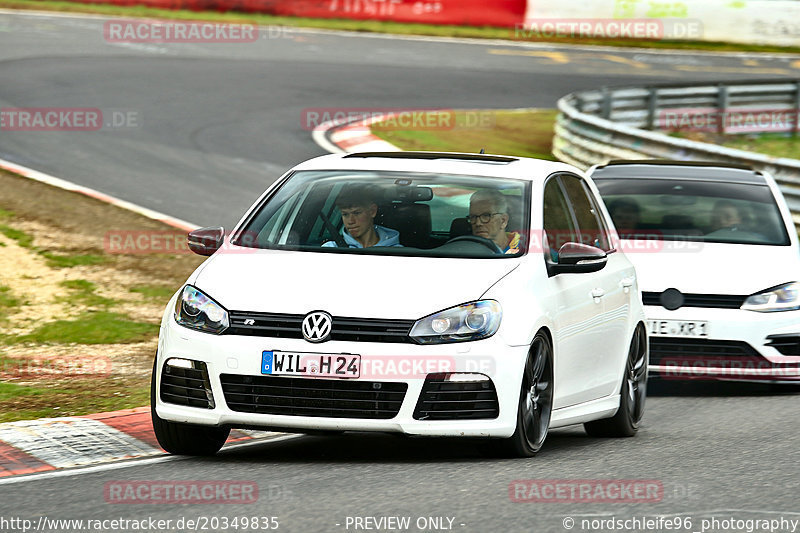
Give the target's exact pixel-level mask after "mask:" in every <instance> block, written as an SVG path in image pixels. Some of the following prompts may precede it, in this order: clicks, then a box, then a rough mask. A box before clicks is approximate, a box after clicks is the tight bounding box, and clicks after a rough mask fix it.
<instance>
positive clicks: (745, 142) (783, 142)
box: [723, 133, 800, 159]
mask: <svg viewBox="0 0 800 533" xmlns="http://www.w3.org/2000/svg"><path fill="white" fill-rule="evenodd" d="M723 145H724V146H727V147H729V148H738V149H739V150H747V151H748V152H758V153H762V154H769V155H771V156H775V157H788V158H791V159H800V137H792V136H789V135H786V134H781V133H762V134H761V135H758V136H751V135H728V136H727V137H725V140H724V141H723Z"/></svg>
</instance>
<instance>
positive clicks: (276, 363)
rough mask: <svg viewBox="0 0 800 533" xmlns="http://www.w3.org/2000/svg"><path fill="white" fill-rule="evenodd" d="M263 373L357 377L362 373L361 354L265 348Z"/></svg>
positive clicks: (262, 354) (262, 355)
mask: <svg viewBox="0 0 800 533" xmlns="http://www.w3.org/2000/svg"><path fill="white" fill-rule="evenodd" d="M261 373H262V374H270V375H273V376H305V377H315V378H357V377H359V376H360V375H361V356H360V355H353V354H342V353H336V354H329V353H308V352H280V351H275V350H264V351H263V352H262V353H261Z"/></svg>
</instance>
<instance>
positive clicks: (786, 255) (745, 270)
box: [623, 241, 800, 295]
mask: <svg viewBox="0 0 800 533" xmlns="http://www.w3.org/2000/svg"><path fill="white" fill-rule="evenodd" d="M636 243H643V241H626V242H624V243H623V250H625V251H626V256H627V257H628V259H630V261H631V262H632V263H633V264H634V266H635V267H636V273H637V275H638V278H639V287H641V289H642V291H652V292H661V291H663V290H665V289H669V288H671V287H674V288H676V289H678V290H679V291H681V292H684V293H697V294H741V295H748V294H753V293H755V292H759V291H762V290H764V289H768V288H770V287H774V286H775V285H780V284H782V283H787V282H790V281H798V279H800V254H798V251H797V249H796V248H794V247H791V246H757V245H746V244H720V243H699V242H694V243H670V242H662V241H650V243H649V246H650V249H649V250H647V249H644V248H642V249H638V250H637V249H634V246H635V244H636ZM662 246H663V247H664V249H657V248H659V247H662ZM670 246H675V247H676V248H678V249H676V250H672V251H670V250H667V249H666V248H668V247H670ZM680 246H683V248H679V247H680Z"/></svg>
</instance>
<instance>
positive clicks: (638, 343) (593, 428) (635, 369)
mask: <svg viewBox="0 0 800 533" xmlns="http://www.w3.org/2000/svg"><path fill="white" fill-rule="evenodd" d="M647 353H648V350H647V333H646V332H645V329H644V326H643V325H641V324H639V326H637V328H636V331H635V332H634V334H633V339H631V346H630V348H629V349H628V357H627V359H626V360H625V373H624V374H623V376H622V384H621V385H620V395H619V409H618V410H617V413H616V414H615V415H614V416H612V417H611V418H604V419H602V420H594V421H592V422H586V423H585V424H584V425H583V427H584V429H586V433H588V434H589V436H591V437H633V436H634V435H636V432H637V431H638V430H639V423H640V422H641V420H642V416H643V415H644V403H645V399H646V398H647Z"/></svg>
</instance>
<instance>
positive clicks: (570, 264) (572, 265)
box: [548, 242, 608, 276]
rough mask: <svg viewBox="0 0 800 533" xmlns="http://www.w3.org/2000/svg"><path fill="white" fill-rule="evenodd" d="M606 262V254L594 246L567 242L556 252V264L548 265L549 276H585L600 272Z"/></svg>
mask: <svg viewBox="0 0 800 533" xmlns="http://www.w3.org/2000/svg"><path fill="white" fill-rule="evenodd" d="M607 262H608V256H607V255H606V253H605V252H604V251H603V250H601V249H600V248H597V247H595V246H589V245H588V244H581V243H579V242H567V243H564V245H563V246H562V247H561V248H560V249H559V250H558V262H556V263H551V264H550V265H548V271H549V273H550V275H551V276H554V275H556V274H585V273H589V272H597V271H598V270H602V269H603V267H604V266H606V263H607Z"/></svg>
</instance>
